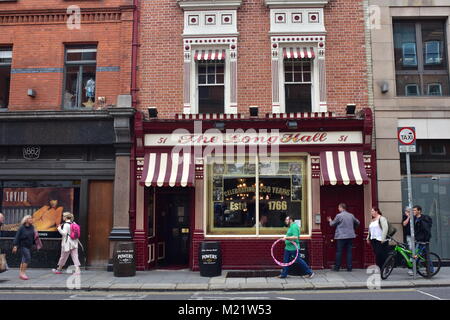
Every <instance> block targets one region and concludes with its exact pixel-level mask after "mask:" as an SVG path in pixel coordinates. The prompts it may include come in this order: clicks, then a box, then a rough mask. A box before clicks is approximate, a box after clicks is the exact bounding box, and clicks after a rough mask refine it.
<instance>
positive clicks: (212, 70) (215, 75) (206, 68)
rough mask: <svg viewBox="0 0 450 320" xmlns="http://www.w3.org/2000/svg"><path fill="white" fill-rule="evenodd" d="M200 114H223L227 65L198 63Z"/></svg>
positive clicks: (213, 62) (220, 61)
mask: <svg viewBox="0 0 450 320" xmlns="http://www.w3.org/2000/svg"><path fill="white" fill-rule="evenodd" d="M197 69H198V72H197V75H198V112H199V113H223V112H224V106H225V63H224V61H222V60H215V61H198V62H197Z"/></svg>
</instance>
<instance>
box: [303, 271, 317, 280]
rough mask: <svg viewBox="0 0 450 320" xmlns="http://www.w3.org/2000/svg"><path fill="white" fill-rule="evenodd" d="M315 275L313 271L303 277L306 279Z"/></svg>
mask: <svg viewBox="0 0 450 320" xmlns="http://www.w3.org/2000/svg"><path fill="white" fill-rule="evenodd" d="M315 275H316V274H315V273H314V272H313V273H311V274H308V275H306V276H305V278H306V279H311V278H313V277H314V276H315Z"/></svg>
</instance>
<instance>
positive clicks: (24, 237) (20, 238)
mask: <svg viewBox="0 0 450 320" xmlns="http://www.w3.org/2000/svg"><path fill="white" fill-rule="evenodd" d="M35 237H36V232H35V230H34V227H33V217H32V216H29V215H28V216H25V217H23V219H22V222H21V226H20V228H19V230H18V231H17V233H16V237H15V239H14V242H13V245H14V247H13V253H17V250H18V249H20V253H21V255H22V260H21V263H20V269H19V270H20V271H19V278H20V279H22V280H28V279H29V278H28V277H27V275H26V271H27V267H28V264H29V263H30V262H31V247H32V246H33V245H34V244H35V243H36V242H35Z"/></svg>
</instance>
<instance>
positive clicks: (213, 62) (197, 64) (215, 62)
mask: <svg viewBox="0 0 450 320" xmlns="http://www.w3.org/2000/svg"><path fill="white" fill-rule="evenodd" d="M218 64H221V65H222V66H223V72H222V73H217V65H218ZM202 65H204V66H205V70H206V72H205V73H200V67H201V66H202ZM212 65H214V72H213V73H212V74H211V73H209V72H208V67H210V66H212ZM226 73H227V67H226V61H225V60H220V61H219V60H206V61H196V62H195V79H196V82H195V84H196V97H197V99H196V105H197V113H198V114H208V113H225V106H226V94H227V92H226ZM210 75H213V76H214V79H215V80H214V83H209V81H208V77H209V76H210ZM201 76H204V77H205V83H201V82H200V77H201ZM218 76H221V77H222V83H217V78H218ZM202 87H204V88H206V87H223V107H222V109H221V110H218V111H215V112H201V111H200V88H202Z"/></svg>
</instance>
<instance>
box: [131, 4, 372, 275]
mask: <svg viewBox="0 0 450 320" xmlns="http://www.w3.org/2000/svg"><path fill="white" fill-rule="evenodd" d="M350 4H351V5H350ZM365 9H366V8H365V7H364V2H363V1H361V2H358V4H356V5H355V1H334V0H329V1H328V0H317V1H308V2H307V3H306V2H305V1H302V0H293V1H280V0H265V1H263V0H242V1H239V0H221V1H208V0H204V1H203V0H179V1H167V0H166V1H162V0H161V1H153V2H152V3H146V4H143V5H142V6H141V8H140V10H141V12H140V15H141V24H140V34H141V37H140V53H139V59H140V69H139V71H138V79H139V85H138V86H139V91H138V93H137V97H138V99H137V100H138V112H137V113H136V115H135V122H134V147H133V150H132V168H131V172H132V177H131V178H132V180H133V181H134V182H133V183H132V188H131V190H130V194H131V202H130V218H131V226H132V228H133V229H134V230H133V237H134V242H135V244H136V262H137V268H138V269H140V270H146V269H152V268H186V267H189V268H190V269H192V270H198V268H199V257H198V249H199V245H200V244H201V242H203V241H215V242H219V243H220V246H221V250H222V263H223V267H224V268H225V269H273V268H274V267H276V265H275V264H274V262H273V260H272V257H271V254H270V251H271V246H272V244H273V242H274V241H275V240H276V239H279V238H280V237H282V236H283V235H284V234H285V233H286V230H287V229H286V227H285V225H284V220H285V217H286V216H292V217H293V218H294V220H295V221H296V223H299V224H300V228H301V240H302V246H304V247H306V259H307V260H308V262H309V263H310V265H311V266H312V268H315V269H322V268H329V267H331V266H332V264H333V263H334V255H335V243H334V240H333V236H334V229H332V228H330V227H329V224H328V222H327V220H326V219H327V217H328V216H331V217H334V216H335V215H336V214H337V213H338V211H337V206H338V204H339V203H341V202H344V203H346V204H347V206H348V210H349V211H350V212H352V213H354V214H355V216H356V217H357V218H358V219H359V220H360V221H361V225H360V226H359V227H358V229H357V235H358V236H357V239H356V240H355V243H354V248H353V256H354V258H353V260H354V261H353V266H354V267H355V268H358V267H365V266H368V265H371V264H372V262H373V257H372V253H371V252H372V251H371V248H370V247H369V246H367V244H366V242H365V241H364V239H365V236H366V235H367V228H368V224H369V220H370V208H371V206H372V205H373V204H374V203H375V202H376V188H375V181H376V180H375V179H376V177H375V171H374V169H375V153H374V150H373V144H372V141H373V139H372V136H373V115H372V110H371V108H370V95H369V84H368V81H369V80H368V79H369V78H368V74H369V67H368V65H367V56H366V50H365V46H366V45H367V42H366V40H367V38H366V36H367V30H366V27H365V24H364V19H365V14H366V12H367V11H366V10H365ZM146 12H152V13H153V15H152V18H151V19H152V20H151V21H152V23H151V24H150V23H147V22H150V20H148V21H147V20H146V19H147V15H146ZM167 12H169V14H168V13H167ZM168 16H170V17H171V18H170V19H168ZM148 19H150V18H148ZM155 20H156V21H155ZM154 74H157V77H156V76H152V75H154ZM147 75H150V76H147ZM281 250H282V248H281V247H280V248H276V252H277V254H279V253H280V251H281Z"/></svg>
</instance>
